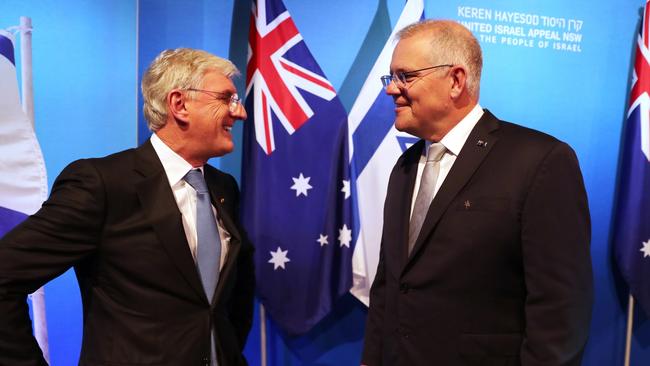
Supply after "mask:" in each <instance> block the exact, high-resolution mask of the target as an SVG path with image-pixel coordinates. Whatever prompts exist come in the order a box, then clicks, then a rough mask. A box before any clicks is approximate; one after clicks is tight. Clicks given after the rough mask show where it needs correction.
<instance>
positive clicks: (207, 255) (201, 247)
mask: <svg viewBox="0 0 650 366" xmlns="http://www.w3.org/2000/svg"><path fill="white" fill-rule="evenodd" d="M183 179H184V180H185V181H186V182H187V183H188V184H189V185H191V186H192V188H194V190H196V234H197V249H196V263H197V267H198V269H199V274H200V276H201V282H202V283H203V290H205V295H206V296H207V297H208V301H209V302H212V297H213V296H214V291H215V289H216V287H217V282H218V281H219V262H220V261H221V239H220V238H219V230H218V229H217V220H216V219H215V217H214V212H213V211H212V203H211V202H210V192H209V191H208V186H207V184H206V183H205V179H204V178H203V174H202V173H201V171H200V170H199V169H192V170H190V171H189V172H188V173H187V174H186V175H185V177H184V178H183ZM210 333H211V334H212V337H211V340H212V347H211V358H212V365H216V364H217V359H216V354H215V339H214V329H213V330H212V332H210Z"/></svg>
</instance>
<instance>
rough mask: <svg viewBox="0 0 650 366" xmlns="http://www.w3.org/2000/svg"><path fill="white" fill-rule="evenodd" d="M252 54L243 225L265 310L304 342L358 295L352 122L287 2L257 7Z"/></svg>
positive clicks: (266, 1) (268, 1)
mask: <svg viewBox="0 0 650 366" xmlns="http://www.w3.org/2000/svg"><path fill="white" fill-rule="evenodd" d="M249 46H250V48H249V58H248V68H247V75H246V83H247V85H246V95H247V98H246V108H247V111H248V116H249V118H252V121H248V122H247V123H245V124H244V155H243V159H242V221H243V223H244V226H245V228H246V231H247V232H248V234H249V236H250V238H251V240H252V242H253V243H254V244H255V246H256V251H255V265H256V276H257V289H258V295H259V298H260V300H261V301H262V302H263V303H264V305H265V307H266V309H267V311H268V313H269V314H270V316H271V318H272V319H273V320H274V321H275V323H276V324H278V325H279V326H280V327H282V328H283V329H284V330H285V331H286V332H287V333H289V334H302V333H305V332H307V331H308V330H309V329H311V327H312V326H313V325H315V324H316V323H317V322H318V321H319V320H320V319H322V318H323V317H324V316H325V315H326V314H327V313H328V312H329V311H330V309H331V308H332V305H333V303H334V302H335V301H336V300H337V299H338V298H339V297H340V296H342V295H343V294H345V293H346V292H348V290H349V289H350V287H351V286H352V268H351V267H352V253H353V249H354V242H353V240H352V233H353V219H352V200H351V198H350V197H351V194H352V192H351V189H352V184H351V182H350V165H349V158H348V133H347V114H346V112H345V110H344V108H343V105H342V104H341V102H340V100H339V98H338V96H337V95H336V91H335V89H334V87H333V86H332V84H331V83H330V82H329V81H328V80H327V78H326V77H325V75H324V74H323V71H322V70H321V69H320V67H319V66H318V64H317V63H316V61H315V60H314V57H313V56H312V54H311V53H310V52H309V49H308V48H307V45H306V44H305V41H304V40H303V38H302V36H301V35H300V33H299V32H298V29H297V28H296V25H295V23H294V22H293V20H292V19H291V16H290V15H289V12H288V11H287V9H286V8H285V6H284V4H283V3H282V1H280V0H259V1H258V2H257V4H256V5H254V7H253V11H252V18H251V29H250V38H249Z"/></svg>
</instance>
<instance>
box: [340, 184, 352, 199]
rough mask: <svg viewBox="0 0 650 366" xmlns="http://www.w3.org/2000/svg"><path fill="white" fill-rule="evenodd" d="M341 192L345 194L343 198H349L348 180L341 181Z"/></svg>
mask: <svg viewBox="0 0 650 366" xmlns="http://www.w3.org/2000/svg"><path fill="white" fill-rule="evenodd" d="M341 192H343V193H345V198H344V199H348V198H350V181H349V180H345V179H344V180H343V188H341Z"/></svg>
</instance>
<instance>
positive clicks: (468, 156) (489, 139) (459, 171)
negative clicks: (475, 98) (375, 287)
mask: <svg viewBox="0 0 650 366" xmlns="http://www.w3.org/2000/svg"><path fill="white" fill-rule="evenodd" d="M498 128H499V121H498V120H497V118H496V117H494V115H492V113H490V112H489V111H488V110H485V113H484V114H483V116H482V117H481V119H480V120H479V121H478V123H477V124H476V126H474V129H473V130H472V132H471V133H470V134H469V136H468V137H467V141H465V144H464V145H463V148H462V149H461V151H460V154H458V157H457V158H456V161H455V162H454V165H453V166H452V168H451V170H450V171H449V173H448V174H447V177H446V178H445V181H444V182H443V184H442V186H441V187H440V190H439V191H438V193H437V194H436V196H435V197H434V199H433V202H431V206H429V211H428V212H427V216H426V218H425V219H424V223H423V224H422V229H421V230H420V234H419V235H418V238H417V240H416V241H415V245H414V247H413V251H412V253H411V256H410V257H409V258H408V260H407V262H406V266H404V270H406V268H407V267H408V266H409V264H410V263H411V262H413V258H414V257H415V256H417V253H418V251H419V250H420V249H421V248H422V246H423V245H424V243H425V242H426V240H425V239H426V238H427V237H428V236H429V234H430V233H431V232H432V231H433V229H434V228H435V226H436V225H437V223H438V221H440V219H441V217H442V215H443V214H444V213H445V211H446V210H447V207H448V206H449V204H450V203H451V201H452V200H453V199H454V198H455V197H456V196H457V195H458V193H459V192H460V190H461V189H462V188H463V187H464V186H465V185H466V184H467V182H469V180H470V178H471V177H472V175H473V174H474V172H475V171H476V169H477V168H478V167H479V166H480V165H481V163H482V162H483V159H485V157H486V156H487V155H488V154H489V152H490V150H491V149H492V148H493V147H494V145H495V144H496V142H497V137H496V136H495V135H492V134H491V133H492V132H493V131H494V130H496V129H498ZM407 228H408V226H407ZM406 232H407V235H408V229H407V230H406Z"/></svg>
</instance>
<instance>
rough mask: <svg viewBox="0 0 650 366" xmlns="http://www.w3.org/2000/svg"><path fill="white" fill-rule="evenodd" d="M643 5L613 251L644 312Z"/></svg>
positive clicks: (649, 135)
mask: <svg viewBox="0 0 650 366" xmlns="http://www.w3.org/2000/svg"><path fill="white" fill-rule="evenodd" d="M648 11H649V9H648V4H647V3H646V6H645V9H644V16H643V21H642V22H641V27H640V30H639V36H638V38H637V47H636V55H635V61H634V71H633V77H632V90H631V94H630V106H629V109H628V117H627V121H626V123H625V129H624V139H623V140H624V141H623V148H622V154H623V158H622V159H621V167H620V172H619V174H620V175H619V182H618V192H619V195H618V200H617V205H616V212H615V224H614V250H615V254H616V260H617V262H618V266H619V268H620V270H621V272H622V274H623V277H624V278H625V280H626V281H627V283H628V285H629V287H630V292H631V293H632V296H634V298H635V299H636V300H637V301H638V303H639V304H640V305H641V307H642V308H643V310H644V311H645V313H646V315H648V316H650V95H649V93H650V65H649V64H648V62H649V61H650V49H649V48H650V47H649V43H648V41H649V38H650V37H649V36H648V32H650V28H649V27H648V22H649V20H650V19H649V13H648Z"/></svg>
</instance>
